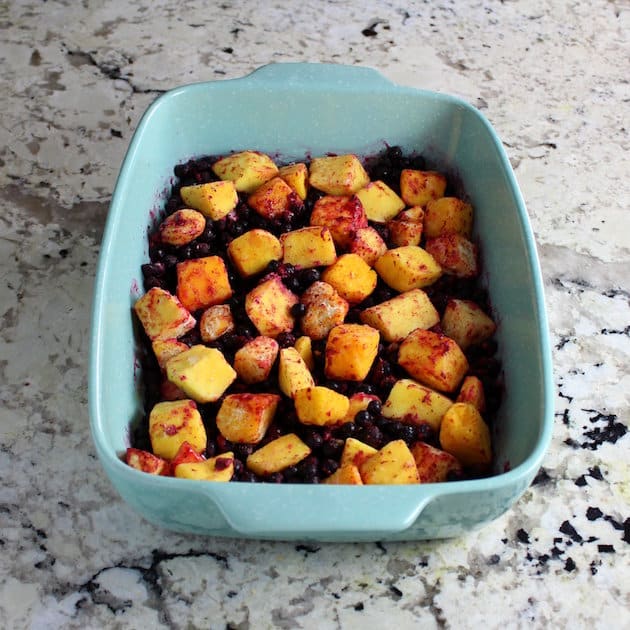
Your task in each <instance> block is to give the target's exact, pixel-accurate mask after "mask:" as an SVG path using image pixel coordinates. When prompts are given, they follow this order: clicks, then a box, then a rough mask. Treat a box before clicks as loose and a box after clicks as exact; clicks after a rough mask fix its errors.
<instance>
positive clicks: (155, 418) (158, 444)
mask: <svg viewBox="0 0 630 630" xmlns="http://www.w3.org/2000/svg"><path fill="white" fill-rule="evenodd" d="M149 438H150V440H151V450H152V451H153V454H154V455H157V456H158V457H162V458H164V459H173V457H175V455H177V451H178V450H179V447H180V446H181V445H182V443H183V442H188V443H189V444H190V446H191V447H192V448H193V449H194V450H196V451H197V452H198V453H201V452H203V451H205V450H206V446H207V436H206V429H205V427H204V425H203V421H202V419H201V414H200V413H199V410H198V409H197V405H196V404H195V402H194V401H193V400H176V401H172V402H159V403H157V404H156V405H155V406H154V407H153V409H151V413H150V414H149Z"/></svg>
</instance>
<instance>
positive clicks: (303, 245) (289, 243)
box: [280, 226, 337, 269]
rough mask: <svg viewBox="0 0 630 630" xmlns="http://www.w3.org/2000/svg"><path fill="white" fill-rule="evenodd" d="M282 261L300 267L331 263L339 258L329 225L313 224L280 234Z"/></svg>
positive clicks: (305, 267)
mask: <svg viewBox="0 0 630 630" xmlns="http://www.w3.org/2000/svg"><path fill="white" fill-rule="evenodd" d="M280 243H281V244H282V250H283V254H282V262H284V263H289V264H291V265H293V266H294V267H299V268H300V269H309V268H311V267H323V266H327V265H331V264H332V263H334V262H335V260H336V258H337V251H336V250H335V242H334V241H333V237H332V234H331V233H330V230H329V229H328V228H327V227H321V226H313V227H304V228H300V229H299V230H292V231H291V232H285V233H284V234H282V235H281V236H280Z"/></svg>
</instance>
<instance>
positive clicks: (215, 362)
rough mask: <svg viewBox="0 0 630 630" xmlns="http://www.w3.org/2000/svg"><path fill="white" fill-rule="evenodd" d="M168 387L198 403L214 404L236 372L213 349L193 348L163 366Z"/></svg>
mask: <svg viewBox="0 0 630 630" xmlns="http://www.w3.org/2000/svg"><path fill="white" fill-rule="evenodd" d="M166 376H167V378H168V380H169V381H171V383H173V384H174V385H176V386H177V387H179V388H180V389H181V390H183V391H184V392H185V393H186V394H187V395H188V396H189V397H190V398H192V399H193V400H196V401H197V402H200V403H208V402H214V401H215V400H218V399H219V398H221V396H222V395H223V393H224V392H225V390H226V389H227V388H228V387H229V386H230V385H231V384H232V382H233V381H234V379H235V378H236V372H235V371H234V369H233V368H232V366H231V365H230V364H229V363H228V362H227V361H226V360H225V357H224V356H223V353H222V352H221V351H220V350H217V349H216V348H208V347H207V346H202V345H196V346H192V347H191V348H189V349H188V350H185V351H184V352H181V353H180V354H178V355H177V356H174V357H173V358H172V359H169V360H168V361H167V362H166Z"/></svg>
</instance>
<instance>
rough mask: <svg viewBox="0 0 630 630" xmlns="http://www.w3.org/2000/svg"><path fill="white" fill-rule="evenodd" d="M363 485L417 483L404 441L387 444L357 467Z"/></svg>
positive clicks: (410, 457) (411, 456) (414, 470)
mask: <svg viewBox="0 0 630 630" xmlns="http://www.w3.org/2000/svg"><path fill="white" fill-rule="evenodd" d="M359 471H360V472H361V478H362V479H363V483H365V484H409V483H419V482H420V476H419V475H418V469H417V468H416V462H415V460H414V458H413V455H412V454H411V451H410V450H409V447H408V446H407V444H405V442H404V440H393V441H392V442H388V443H387V444H385V446H383V448H381V449H380V450H379V451H378V452H376V453H375V454H374V455H372V457H370V458H368V459H367V460H365V461H364V462H363V463H362V464H361V466H360V467H359Z"/></svg>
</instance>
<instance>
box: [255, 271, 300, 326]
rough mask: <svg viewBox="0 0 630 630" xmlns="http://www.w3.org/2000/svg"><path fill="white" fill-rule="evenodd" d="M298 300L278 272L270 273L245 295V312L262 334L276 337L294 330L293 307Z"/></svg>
mask: <svg viewBox="0 0 630 630" xmlns="http://www.w3.org/2000/svg"><path fill="white" fill-rule="evenodd" d="M298 301H299V299H298V297H297V296H296V295H295V294H294V293H292V292H291V291H290V290H289V289H287V287H286V286H285V285H284V283H283V282H282V279H281V278H280V276H279V275H278V274H275V273H274V274H269V276H266V280H263V281H262V282H260V283H259V284H258V285H256V286H255V287H254V288H253V289H252V290H251V291H250V292H249V293H248V294H247V296H246V297H245V312H246V313H247V316H248V317H249V319H250V320H251V321H252V323H253V324H254V326H256V328H257V330H258V332H259V333H260V334H261V335H264V336H266V337H271V338H273V339H275V338H276V337H277V336H278V335H279V334H280V333H282V332H290V331H291V330H293V326H294V325H295V318H294V317H293V315H292V314H291V307H292V306H293V305H294V304H297V303H298Z"/></svg>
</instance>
